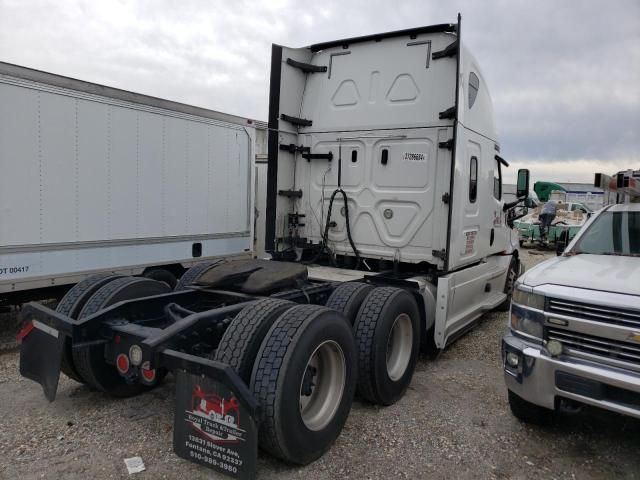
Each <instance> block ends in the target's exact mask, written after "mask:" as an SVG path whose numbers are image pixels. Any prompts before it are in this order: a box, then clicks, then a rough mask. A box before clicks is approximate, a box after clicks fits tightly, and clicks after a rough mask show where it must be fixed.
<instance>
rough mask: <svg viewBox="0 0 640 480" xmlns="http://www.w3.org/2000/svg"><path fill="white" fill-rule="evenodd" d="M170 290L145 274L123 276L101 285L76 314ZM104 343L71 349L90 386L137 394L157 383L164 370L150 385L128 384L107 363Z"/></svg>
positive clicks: (83, 315)
mask: <svg viewBox="0 0 640 480" xmlns="http://www.w3.org/2000/svg"><path fill="white" fill-rule="evenodd" d="M169 291H171V290H170V289H169V287H168V285H167V284H166V283H164V282H157V281H155V280H150V279H148V278H140V277H124V278H119V279H117V280H114V281H112V282H109V283H107V284H106V285H104V286H102V287H101V288H100V289H98V291H96V292H95V293H94V294H93V295H92V296H91V298H90V299H89V300H88V301H87V302H86V304H85V305H84V307H83V308H82V311H81V312H80V315H79V316H78V318H86V317H88V316H90V315H93V314H94V313H96V312H98V311H100V310H102V309H104V308H106V307H109V306H111V305H113V304H115V303H118V302H121V301H123V300H132V299H134V298H141V297H147V296H150V295H159V294H162V293H168V292H169ZM105 348H106V346H105V345H104V344H99V345H91V346H86V347H82V348H74V349H73V362H74V364H75V366H76V368H77V370H78V373H79V374H80V376H81V377H82V378H83V379H84V381H85V382H86V384H87V385H89V386H90V387H92V388H94V389H96V390H100V391H102V392H106V393H108V394H110V395H113V396H116V397H130V396H133V395H137V394H139V393H142V392H144V391H146V390H149V389H151V388H153V387H154V386H155V385H157V384H158V383H159V382H160V381H161V380H162V378H163V377H164V375H165V374H166V372H157V373H156V380H155V383H154V384H153V385H143V384H141V383H134V384H128V383H127V382H126V380H125V379H124V377H122V376H121V375H120V374H119V373H118V371H117V369H116V366H115V365H112V364H110V363H107V361H106V356H105Z"/></svg>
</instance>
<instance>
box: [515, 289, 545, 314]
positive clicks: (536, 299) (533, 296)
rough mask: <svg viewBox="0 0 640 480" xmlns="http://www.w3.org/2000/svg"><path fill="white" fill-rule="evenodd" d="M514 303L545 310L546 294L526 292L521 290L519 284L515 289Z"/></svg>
mask: <svg viewBox="0 0 640 480" xmlns="http://www.w3.org/2000/svg"><path fill="white" fill-rule="evenodd" d="M512 300H513V303H517V304H519V305H522V306H523V307H529V308H536V309H538V310H544V296H543V295H538V294H537V293H530V292H525V291H524V290H520V289H519V288H518V287H517V285H516V288H515V289H514V290H513V297H512Z"/></svg>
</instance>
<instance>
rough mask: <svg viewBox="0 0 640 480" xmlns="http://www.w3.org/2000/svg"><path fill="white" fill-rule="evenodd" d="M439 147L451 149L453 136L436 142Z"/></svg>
mask: <svg viewBox="0 0 640 480" xmlns="http://www.w3.org/2000/svg"><path fill="white" fill-rule="evenodd" d="M438 147H439V148H446V149H447V150H453V138H450V139H449V140H447V141H446V142H440V143H438Z"/></svg>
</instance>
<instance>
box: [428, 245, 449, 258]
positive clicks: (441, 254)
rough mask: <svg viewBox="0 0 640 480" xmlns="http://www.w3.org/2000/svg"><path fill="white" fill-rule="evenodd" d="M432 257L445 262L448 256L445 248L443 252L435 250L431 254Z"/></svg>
mask: <svg viewBox="0 0 640 480" xmlns="http://www.w3.org/2000/svg"><path fill="white" fill-rule="evenodd" d="M431 255H433V256H434V257H436V258H439V259H440V260H444V258H445V257H446V256H447V251H446V250H445V249H444V248H443V249H442V250H433V251H432V252H431Z"/></svg>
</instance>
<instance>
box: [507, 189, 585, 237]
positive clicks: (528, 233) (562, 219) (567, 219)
mask: <svg viewBox="0 0 640 480" xmlns="http://www.w3.org/2000/svg"><path fill="white" fill-rule="evenodd" d="M551 201H556V202H558V201H557V200H551ZM543 205H544V204H540V205H537V206H536V207H534V208H533V210H531V211H529V212H528V213H527V214H526V215H524V216H523V217H522V218H520V219H518V220H516V221H514V226H515V228H516V229H517V231H518V236H519V239H520V245H523V244H524V243H525V242H527V243H529V244H533V243H536V242H538V243H540V244H543V245H545V246H546V245H548V244H551V243H556V242H557V241H558V240H562V241H563V242H565V243H564V244H565V245H566V244H567V243H568V241H569V240H571V239H573V237H575V236H576V234H577V233H578V232H579V231H580V229H581V228H582V226H583V225H584V223H585V222H586V221H587V220H588V219H589V217H590V216H591V214H592V213H593V211H592V210H591V209H589V207H587V206H586V205H584V204H582V203H574V202H569V203H566V202H558V204H557V208H556V216H555V218H554V219H553V221H552V222H551V226H550V227H549V228H548V229H547V231H546V232H545V235H544V236H541V235H540V219H539V215H540V211H541V208H543Z"/></svg>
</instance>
